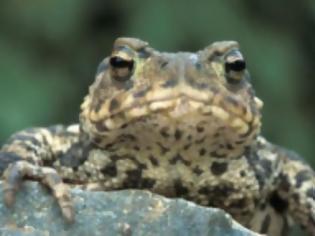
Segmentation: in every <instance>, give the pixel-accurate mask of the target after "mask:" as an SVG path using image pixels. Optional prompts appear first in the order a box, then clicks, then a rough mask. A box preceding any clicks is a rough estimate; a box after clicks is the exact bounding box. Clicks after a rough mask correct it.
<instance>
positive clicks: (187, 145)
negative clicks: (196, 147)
mask: <svg viewBox="0 0 315 236" xmlns="http://www.w3.org/2000/svg"><path fill="white" fill-rule="evenodd" d="M190 147H191V143H188V144H186V145H185V146H184V150H186V151H187V150H188V149H189V148H190Z"/></svg>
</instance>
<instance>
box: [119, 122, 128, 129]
mask: <svg viewBox="0 0 315 236" xmlns="http://www.w3.org/2000/svg"><path fill="white" fill-rule="evenodd" d="M127 127H128V124H127V123H126V124H123V125H122V126H121V127H120V128H121V129H126V128H127Z"/></svg>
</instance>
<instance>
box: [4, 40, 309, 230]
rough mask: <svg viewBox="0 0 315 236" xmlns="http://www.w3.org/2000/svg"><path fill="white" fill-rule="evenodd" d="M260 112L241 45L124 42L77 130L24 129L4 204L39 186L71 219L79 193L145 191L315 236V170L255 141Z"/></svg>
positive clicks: (13, 152) (12, 153)
mask: <svg viewBox="0 0 315 236" xmlns="http://www.w3.org/2000/svg"><path fill="white" fill-rule="evenodd" d="M261 108H262V101H260V100H259V99H258V98H257V97H256V96H255V93H254V91H253V88H252V86H251V84H250V81H249V73H248V71H247V69H246V63H245V60H244V58H243V56H242V54H241V52H240V50H239V47H238V44H237V43H236V42H232V41H223V42H215V43H213V44H211V45H210V46H208V47H206V48H205V49H203V50H201V51H199V52H196V53H188V52H179V53H161V52H159V51H156V50H154V49H153V48H151V47H150V46H149V45H148V44H147V43H146V42H144V41H141V40H139V39H133V38H118V39H117V40H116V41H115V43H114V45H113V51H112V53H111V55H110V56H109V57H107V58H105V59H104V60H103V61H102V63H101V64H100V66H99V68H98V70H97V74H96V80H95V82H94V83H93V84H92V86H91V87H90V89H89V94H88V95H87V96H86V97H85V99H84V102H83V104H82V106H81V114H80V124H74V125H70V126H62V125H57V126H52V127H47V128H31V129H27V130H24V131H21V132H18V133H16V134H14V135H13V136H12V137H11V138H10V139H9V140H8V141H7V142H6V144H5V145H4V146H3V147H2V150H1V152H0V169H1V171H2V172H3V178H4V201H5V203H6V204H7V205H8V206H10V205H12V204H13V202H14V196H15V194H16V192H17V190H18V186H19V185H20V183H21V182H22V180H24V179H33V180H37V181H40V182H42V183H43V184H45V185H46V186H48V187H49V188H50V189H51V190H52V193H53V195H54V196H55V198H56V199H57V201H58V203H59V205H60V209H61V212H62V214H63V216H64V217H65V219H66V220H68V221H70V222H71V221H73V220H74V210H73V204H72V201H71V196H70V194H69V188H70V186H72V185H80V186H84V187H85V188H87V189H93V190H104V191H108V190H119V189H130V188H133V189H146V190H149V191H151V192H154V193H157V194H161V195H164V196H166V197H170V198H184V199H187V200H190V201H193V202H195V203H197V204H200V205H204V206H211V207H218V208H221V209H224V210H225V211H227V212H228V213H230V214H231V215H232V216H233V217H234V218H235V219H236V220H237V221H239V222H240V223H241V224H243V225H244V226H246V227H248V228H250V229H252V230H254V231H256V232H260V233H264V234H268V235H286V232H287V229H288V225H289V222H290V221H291V220H290V219H293V220H294V222H296V223H297V224H299V225H300V226H302V227H303V228H304V229H305V230H306V231H307V232H308V233H309V234H310V235H315V173H314V171H313V170H312V169H311V168H310V166H309V165H307V164H306V163H305V162H304V161H303V160H302V159H301V158H299V157H298V156H297V155H296V154H295V153H293V152H291V151H288V150H285V149H283V148H281V147H278V146H275V145H273V144H271V143H269V142H268V141H266V140H265V139H264V138H263V137H261V136H260V127H261V115H260V110H261Z"/></svg>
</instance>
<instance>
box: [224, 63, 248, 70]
mask: <svg viewBox="0 0 315 236" xmlns="http://www.w3.org/2000/svg"><path fill="white" fill-rule="evenodd" d="M245 68H246V63H245V61H244V60H237V61H234V62H227V63H226V64H225V70H226V71H227V72H229V71H231V70H233V71H242V70H244V69H245Z"/></svg>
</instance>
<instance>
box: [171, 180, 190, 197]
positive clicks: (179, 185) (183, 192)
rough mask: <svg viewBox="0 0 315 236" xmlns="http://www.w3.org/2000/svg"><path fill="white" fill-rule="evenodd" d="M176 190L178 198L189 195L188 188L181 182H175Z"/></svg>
mask: <svg viewBox="0 0 315 236" xmlns="http://www.w3.org/2000/svg"><path fill="white" fill-rule="evenodd" d="M174 189H175V192H176V196H177V197H179V196H184V195H186V194H187V193H188V188H186V187H185V186H183V184H182V182H181V181H180V180H175V182H174Z"/></svg>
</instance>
